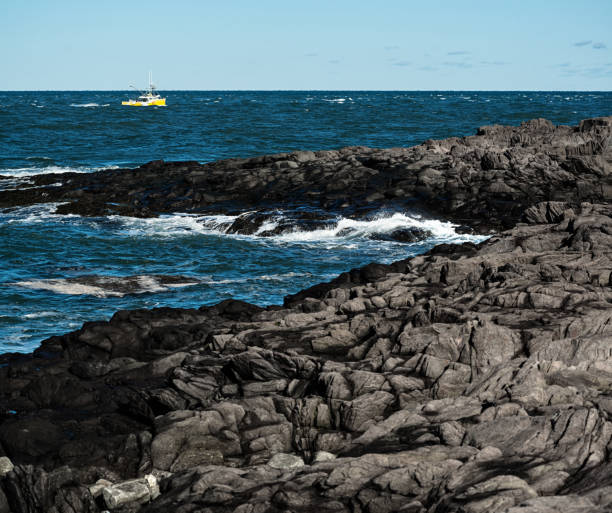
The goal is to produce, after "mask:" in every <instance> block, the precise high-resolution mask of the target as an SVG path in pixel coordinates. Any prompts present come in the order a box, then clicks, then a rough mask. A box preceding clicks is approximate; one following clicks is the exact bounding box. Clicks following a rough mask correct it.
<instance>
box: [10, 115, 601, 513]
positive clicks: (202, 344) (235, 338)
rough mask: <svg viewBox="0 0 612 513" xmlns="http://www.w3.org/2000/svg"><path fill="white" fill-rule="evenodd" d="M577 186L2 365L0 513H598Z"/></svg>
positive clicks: (80, 336)
mask: <svg viewBox="0 0 612 513" xmlns="http://www.w3.org/2000/svg"><path fill="white" fill-rule="evenodd" d="M606 123H607V124H606ZM609 126H610V124H609V120H604V121H601V120H587V121H584V122H583V123H582V124H581V128H580V129H579V130H601V131H604V129H605V130H608V129H609ZM602 127H603V128H602ZM482 130H483V131H484V133H483V135H481V136H478V137H481V138H482V137H484V138H485V139H486V140H490V141H491V145H493V144H502V143H503V144H506V142H504V141H507V144H510V143H512V141H514V142H515V143H516V144H519V143H520V144H533V137H536V136H535V135H533V133H536V134H541V132H542V131H543V130H548V131H549V132H550V133H551V134H553V133H557V132H562V133H567V134H568V135H567V140H572V141H574V139H572V138H578V137H581V136H579V135H577V134H580V133H582V132H580V131H576V130H574V129H571V128H557V129H554V128H552V127H551V126H550V125H549V124H547V123H546V122H543V121H536V122H531V123H530V124H527V125H525V126H524V127H523V128H522V129H512V128H507V127H489V128H487V129H482ZM537 137H539V135H537ZM551 137H552V135H551ZM564 137H565V136H564ZM606 137H608V139H602V140H601V141H602V142H601V143H598V144H600V145H599V146H597V148H596V151H597V152H598V153H597V155H595V156H593V155H592V154H590V156H589V157H585V156H584V155H585V153H584V152H585V151H587V150H584V149H580V148H582V146H580V144H585V143H580V144H579V143H577V142H576V144H574V145H573V146H572V147H574V146H575V147H576V149H572V150H571V151H570V149H568V146H564V147H563V148H561V147H559V149H558V152H559V155H561V154H563V155H565V156H559V157H558V159H559V160H555V159H553V158H552V157H550V158H551V160H550V161H549V162H548V164H547V165H546V166H544V167H543V168H542V169H540V170H539V171H538V172H537V173H536V172H535V171H534V175H533V176H534V185H533V187H532V188H533V189H534V190H537V189H538V188H539V187H544V184H546V183H548V182H549V181H550V180H552V179H553V178H551V177H555V176H557V175H559V174H564V173H565V172H566V171H563V170H562V169H561V168H560V167H554V164H553V162H561V161H562V162H564V163H566V164H567V163H568V162H570V160H571V159H573V158H575V159H577V160H576V162H578V161H580V162H582V164H581V165H584V166H585V168H586V166H588V165H590V164H587V162H591V160H589V159H592V162H595V163H594V164H592V165H593V166H596V167H593V168H589V169H591V171H586V170H585V171H582V172H581V173H576V174H575V175H573V176H575V177H577V176H581V177H582V178H581V180H582V179H584V177H589V176H595V171H593V169H597V173H599V175H600V180H599V181H598V183H597V187H599V189H598V191H599V192H597V191H595V189H594V190H593V191H592V192H590V193H588V194H593V195H598V194H603V192H602V191H603V190H604V187H603V185H604V184H605V181H606V180H607V177H608V176H609V175H610V172H611V171H612V167H611V163H610V160H609V155H610V139H609V136H606ZM468 139H469V138H468ZM457 141H460V140H457ZM428 144H430V146H431V147H432V148H443V147H445V145H448V141H442V142H432V143H428ZM457 144H459V143H453V144H451V145H450V148H452V147H454V146H456V145H457ZM547 144H550V147H551V148H555V147H556V146H555V144H553V143H552V142H550V141H549V142H548V143H547ZM593 144H594V143H593ZM587 146H588V148H591V149H592V148H594V146H593V145H592V144H590V145H587ZM419 148H422V147H419ZM450 148H449V152H450V153H449V155H450V154H451V153H452V150H450ZM397 151H401V152H410V151H416V150H414V149H408V150H397ZM419 151H420V150H419ZM431 151H432V155H438V153H436V151H437V150H435V151H434V150H433V149H432V150H431ZM440 151H441V150H440ZM517 151H518V150H517ZM525 151H526V153H525V155H526V156H525V159H526V161H530V160H529V159H530V158H529V157H528V156H527V155H528V153H527V150H525ZM589 151H591V150H589ZM574 153H575V154H576V157H573V156H572V157H571V159H570V157H567V155H568V154H572V155H573V154H574ZM535 154H536V155H540V154H539V153H535ZM485 155H486V153H483V154H482V155H481V157H480V160H479V162H482V161H483V159H484V161H485V164H484V165H483V166H482V167H483V168H489V167H490V166H491V165H492V166H493V167H492V168H490V169H501V168H500V167H499V166H501V164H503V163H504V162H505V161H504V160H503V159H501V157H499V159H501V160H496V159H498V157H496V156H489V157H486V158H485ZM447 156H448V155H447ZM532 157H533V155H532ZM533 159H535V160H537V157H533ZM500 163H501V164H500ZM564 165H565V164H564ZM550 166H552V168H551V167H550ZM288 169H289V168H288ZM290 169H295V168H290ZM533 169H534V170H535V169H536V168H535V167H534V168H533ZM538 169H539V168H538ZM506 171H507V172H508V174H506ZM506 171H498V174H499V175H500V176H504V177H507V176H510V170H509V169H508V170H506ZM564 176H565V175H564ZM504 179H505V178H504ZM538 180H539V181H538ZM502 183H505V182H502ZM555 183H560V180H558V182H555ZM593 183H595V180H594V179H593ZM526 185H527V184H526ZM528 185H531V184H528ZM480 187H481V188H482V187H486V185H484V183H483V184H482V185H481V186H480ZM509 187H510V186H509ZM568 187H569V186H568ZM580 187H586V186H578V185H576V183H575V185H574V190H573V192H571V193H570V192H568V193H567V198H566V199H563V200H560V201H547V202H538V201H534V202H533V203H529V204H528V201H529V198H530V197H525V199H524V202H525V203H524V204H525V206H526V208H525V209H523V211H522V212H521V214H520V215H518V214H516V218H517V219H518V220H520V222H518V223H516V224H515V226H514V227H512V228H511V229H509V230H506V231H503V232H500V233H498V234H497V235H495V236H493V237H492V238H490V239H489V240H488V241H486V242H484V243H482V244H480V245H478V246H475V245H473V244H463V245H457V246H455V245H442V246H438V247H436V248H434V249H433V250H432V251H430V252H429V253H427V254H425V255H421V256H418V257H415V258H412V259H408V260H404V261H399V262H395V263H393V264H390V265H380V264H370V265H368V266H365V267H363V268H361V269H354V270H352V271H350V272H347V273H343V274H342V275H340V276H339V277H338V278H336V279H335V280H333V281H331V282H330V283H326V284H319V285H316V286H314V287H312V288H310V289H307V290H305V291H302V292H301V293H298V294H296V295H294V296H289V297H287V298H286V300H285V305H284V307H282V308H281V307H269V308H265V309H263V308H259V307H256V306H253V305H249V304H246V303H242V302H239V301H231V300H230V301H225V302H223V303H220V304H219V305H216V306H213V307H203V308H200V309H197V310H196V309H194V310H180V309H156V310H136V311H125V312H118V313H117V314H115V316H114V317H113V318H112V319H111V321H109V322H92V323H87V324H85V325H84V326H83V328H82V329H80V330H78V331H75V332H72V333H68V334H66V335H63V336H61V337H53V338H50V339H48V340H46V341H44V342H43V344H42V346H41V348H40V349H38V350H37V351H36V352H35V353H34V354H33V355H31V356H18V355H13V356H11V355H5V356H3V357H0V457H1V456H7V457H8V459H9V460H10V462H8V463H7V460H6V459H5V461H4V465H2V466H0V471H1V470H2V469H3V468H6V469H9V470H6V471H2V472H0V512H2V513H4V512H5V511H9V508H10V511H13V512H19V513H21V512H34V511H48V512H53V513H60V512H61V513H68V512H74V511H85V512H99V511H101V510H104V509H107V507H108V506H107V503H105V502H104V501H105V500H109V501H110V503H111V504H113V505H116V504H120V505H119V506H117V507H116V508H115V509H113V510H112V511H121V512H136V511H141V512H150V513H153V512H155V513H157V512H159V513H161V512H168V511H177V512H181V513H192V512H193V513H195V512H230V511H238V512H242V513H247V512H248V513H255V512H281V511H295V512H300V511H314V510H319V511H337V512H356V511H357V512H371V513H374V512H392V511H406V512H419V513H421V512H432V513H434V512H435V513H437V512H447V511H451V512H452V511H455V512H474V513H476V512H512V513H524V512H530V513H549V512H553V511H568V512H585V511H601V512H603V511H609V510H610V507H612V478H611V476H612V472H611V471H612V462H611V451H612V441H611V440H612V421H611V420H610V416H611V415H612V331H611V330H612V328H611V326H612V306H611V305H612V288H611V284H612V278H611V276H612V274H611V273H612V251H611V248H612V206H611V205H610V204H608V203H606V202H605V201H604V199H603V198H601V197H600V200H599V203H590V202H584V201H582V202H581V201H575V200H576V195H577V194H578V191H579V190H581V189H580ZM593 187H595V186H593ZM551 190H553V189H551ZM559 190H561V189H559ZM568 190H569V189H568ZM583 190H585V189H583ZM481 194H482V193H481ZM491 194H492V193H491ZM580 194H582V193H580ZM585 194H587V193H586V192H585ZM487 198H489V199H487ZM491 198H493V196H487V195H486V194H483V195H482V197H481V200H482V201H483V202H484V203H485V204H486V203H487V202H488V201H491V202H492V204H493V203H494V201H493V199H491ZM536 199H537V198H536ZM512 215H513V216H514V215H515V214H512ZM3 364H4V366H3ZM9 463H10V464H9ZM12 465H14V468H11V467H12ZM153 476H155V477H156V479H157V481H156V480H155V478H154V477H153ZM135 479H139V480H138V481H134V480H135ZM109 483H112V484H109ZM157 486H159V492H160V494H159V496H158V491H157ZM126 494H127V495H126ZM129 494H132V495H129Z"/></svg>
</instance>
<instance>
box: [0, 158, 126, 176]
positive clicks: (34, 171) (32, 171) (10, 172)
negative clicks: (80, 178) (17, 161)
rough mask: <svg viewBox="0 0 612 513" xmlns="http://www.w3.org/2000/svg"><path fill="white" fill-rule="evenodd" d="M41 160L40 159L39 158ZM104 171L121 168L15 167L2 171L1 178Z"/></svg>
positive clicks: (0, 170) (0, 172) (0, 171)
mask: <svg viewBox="0 0 612 513" xmlns="http://www.w3.org/2000/svg"><path fill="white" fill-rule="evenodd" d="M38 158H40V157H38ZM103 169H119V166H103V167H88V166H75V167H73V166H57V165H51V166H45V167H35V166H29V167H14V168H5V169H0V176H10V177H14V178H25V177H28V176H34V175H48V174H52V173H56V174H63V173H93V172H94V171H101V170H103Z"/></svg>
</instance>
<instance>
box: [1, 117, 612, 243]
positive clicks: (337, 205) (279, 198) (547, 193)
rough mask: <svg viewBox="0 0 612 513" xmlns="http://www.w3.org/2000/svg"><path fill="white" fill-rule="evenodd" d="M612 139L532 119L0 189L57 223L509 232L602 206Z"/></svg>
mask: <svg viewBox="0 0 612 513" xmlns="http://www.w3.org/2000/svg"><path fill="white" fill-rule="evenodd" d="M611 137H612V117H608V118H596V119H588V120H585V121H583V122H581V123H580V125H579V126H577V127H571V126H554V125H553V124H552V123H551V122H549V121H547V120H544V119H536V120H533V121H529V122H526V123H523V124H522V125H521V126H520V127H506V126H497V125H496V126H488V127H483V128H480V129H479V130H478V134H477V135H475V136H471V137H463V138H456V137H453V138H450V139H445V140H442V141H426V142H425V143H423V144H422V145H420V146H415V147H412V148H393V149H384V150H378V149H371V148H365V147H351V148H343V149H341V150H337V151H336V150H334V151H319V152H309V151H301V152H296V153H285V154H279V155H268V156H263V157H256V158H251V159H231V160H223V161H219V162H213V163H210V164H204V165H202V164H198V163H197V162H168V163H166V162H163V161H155V162H149V163H148V164H145V165H144V166H141V167H140V168H137V169H129V170H125V169H119V170H107V171H100V172H97V173H91V174H78V173H66V174H61V175H56V174H48V175H39V176H35V177H31V178H29V181H28V183H27V184H23V185H22V186H20V187H18V188H17V190H8V191H0V208H2V207H10V206H18V205H30V204H33V203H48V202H63V203H64V204H63V205H61V206H59V207H58V209H57V212H58V213H64V214H80V215H85V216H101V215H109V214H120V215H130V216H137V217H150V216H155V215H158V214H159V213H164V212H166V213H168V212H201V213H238V212H245V211H252V210H255V211H257V212H255V213H251V214H250V215H249V216H248V218H245V219H241V220H240V221H239V223H238V224H237V225H236V226H233V227H232V228H231V231H232V232H237V233H245V234H249V233H254V232H255V231H257V229H258V228H259V227H260V226H261V225H262V224H263V223H264V222H265V220H266V219H267V218H268V217H269V216H270V214H269V212H267V211H268V210H269V209H270V208H271V209H284V210H292V209H299V208H302V207H308V208H309V209H314V212H313V211H312V210H307V211H306V212H301V214H299V215H298V218H296V219H294V220H293V222H295V223H299V222H300V221H301V224H300V225H301V226H302V228H304V229H308V227H309V226H310V227H311V228H312V229H314V228H316V227H317V226H320V223H316V222H314V221H316V220H317V219H319V220H321V219H323V220H324V219H330V218H333V216H335V215H344V216H345V217H348V216H351V217H361V216H363V215H365V214H367V213H369V212H372V211H375V210H378V209H380V208H395V209H413V208H418V209H423V210H425V211H426V212H428V213H430V214H434V215H443V216H444V217H445V218H447V219H450V220H455V221H457V222H459V223H460V224H468V225H470V226H471V227H472V228H473V229H475V230H477V231H481V232H486V231H488V230H490V229H495V230H498V229H500V228H510V227H512V226H514V224H515V223H516V221H517V220H518V219H519V218H520V216H521V215H522V213H523V211H524V210H525V208H527V207H528V206H530V205H533V204H534V203H537V202H541V201H574V202H581V201H588V202H591V203H597V202H602V201H603V202H607V201H608V200H609V199H610V198H612V183H611V181H610V178H609V177H608V173H607V169H608V166H609V162H610V160H611V159H612V153H611V152H612V150H610V138H611ZM58 183H60V184H61V185H59V186H58ZM0 185H1V180H0ZM285 228H286V229H287V230H290V229H291V226H287V227H285Z"/></svg>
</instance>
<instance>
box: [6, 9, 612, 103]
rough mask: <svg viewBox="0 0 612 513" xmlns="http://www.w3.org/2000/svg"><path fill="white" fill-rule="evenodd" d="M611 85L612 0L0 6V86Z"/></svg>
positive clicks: (470, 87) (604, 87)
mask: <svg viewBox="0 0 612 513" xmlns="http://www.w3.org/2000/svg"><path fill="white" fill-rule="evenodd" d="M150 69H151V70H153V73H154V78H155V82H156V83H157V84H158V85H159V87H160V89H328V90H334V89H336V90H338V89H381V90H385V89H386V90H388V89H392V90H416V89H443V90H446V89H456V90H462V89H463V90H508V89H510V90H512V89H522V90H605V91H609V90H612V0H583V1H577V0H571V1H568V0H556V1H553V0H529V1H524V0H506V1H502V0H488V1H480V0H479V1H470V0H463V1H458V0H453V1H442V0H440V1H435V0H430V1H409V0H387V1H385V0H380V1H379V2H376V3H375V2H374V1H360V0H352V1H345V0H335V1H334V0H328V1H319V0H302V1H292V0H259V1H244V0H225V1H212V0H211V1H207V0H200V1H195V0H167V1H158V0H152V1H138V2H136V1H132V0H123V1H118V0H103V1H96V2H94V1H91V0H79V1H70V0H44V1H43V0H29V1H26V0H2V5H1V7H0V90H41V89H56V90H64V89H70V90H81V89H127V87H128V85H129V84H134V85H138V86H145V85H146V82H147V74H148V71H149V70H150Z"/></svg>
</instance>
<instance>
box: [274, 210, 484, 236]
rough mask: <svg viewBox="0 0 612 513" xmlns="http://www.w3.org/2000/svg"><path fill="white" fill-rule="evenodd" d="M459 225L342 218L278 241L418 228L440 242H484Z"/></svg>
mask: <svg viewBox="0 0 612 513" xmlns="http://www.w3.org/2000/svg"><path fill="white" fill-rule="evenodd" d="M456 227H457V225H455V224H453V223H450V222H445V221H439V220H437V219H421V218H420V217H417V216H409V215H407V214H403V213H397V212H396V213H394V214H392V215H390V216H389V215H386V216H385V215H380V216H377V217H375V218H373V219H370V220H356V219H347V218H341V219H340V220H338V222H337V223H336V224H335V225H333V226H331V227H329V228H325V229H320V230H314V231H299V230H296V231H294V232H291V233H286V234H282V235H278V236H276V237H274V238H275V239H277V240H282V241H288V242H289V241H296V242H300V241H308V242H315V241H337V240H338V239H339V238H343V239H345V240H346V239H348V240H354V239H362V238H369V237H370V236H372V235H374V234H390V233H392V232H394V231H395V230H399V229H405V228H418V229H421V230H427V231H429V232H431V234H432V238H433V239H436V240H439V241H447V242H451V241H463V240H483V237H479V236H473V235H463V234H458V233H457V232H456V231H455V228H456Z"/></svg>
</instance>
